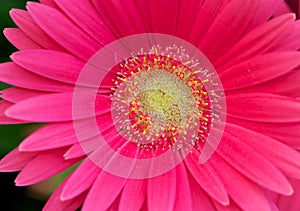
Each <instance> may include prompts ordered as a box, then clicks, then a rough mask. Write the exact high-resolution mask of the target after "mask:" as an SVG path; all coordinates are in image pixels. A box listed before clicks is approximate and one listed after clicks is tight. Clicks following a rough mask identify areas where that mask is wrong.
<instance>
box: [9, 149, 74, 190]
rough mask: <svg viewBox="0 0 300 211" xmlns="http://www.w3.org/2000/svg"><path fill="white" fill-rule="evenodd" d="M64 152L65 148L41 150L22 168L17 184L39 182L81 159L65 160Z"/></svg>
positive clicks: (26, 184)
mask: <svg viewBox="0 0 300 211" xmlns="http://www.w3.org/2000/svg"><path fill="white" fill-rule="evenodd" d="M64 152H65V149H56V150H53V151H48V152H41V153H40V154H39V155H37V156H36V157H35V158H34V159H33V160H31V161H30V162H29V163H28V164H27V165H26V166H25V167H24V168H23V169H22V171H21V172H20V173H19V175H18V176H17V178H16V180H15V183H16V185H17V186H28V185H32V184H35V183H38V182H40V181H43V180H45V179H48V178H50V177H52V176H54V175H56V174H58V173H60V172H62V171H63V170H65V169H67V168H69V167H71V166H72V165H74V164H75V163H77V162H78V161H79V160H80V159H73V160H64V159H63V153H64Z"/></svg>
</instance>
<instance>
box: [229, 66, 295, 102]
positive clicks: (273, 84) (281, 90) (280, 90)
mask: <svg viewBox="0 0 300 211" xmlns="http://www.w3.org/2000/svg"><path fill="white" fill-rule="evenodd" d="M299 80H300V70H293V71H291V72H289V73H288V74H285V75H283V76H280V77H278V78H275V79H273V80H270V81H267V82H264V83H262V84H258V85H255V86H252V87H247V88H245V89H241V90H235V91H233V92H230V93H233V94H239V93H241V92H243V93H272V94H278V95H285V96H288V97H299V95H300V94H299V93H300V83H298V82H299Z"/></svg>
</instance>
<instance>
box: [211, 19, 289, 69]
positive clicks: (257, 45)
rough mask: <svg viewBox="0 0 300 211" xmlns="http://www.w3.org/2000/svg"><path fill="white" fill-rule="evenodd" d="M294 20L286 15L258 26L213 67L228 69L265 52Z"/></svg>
mask: <svg viewBox="0 0 300 211" xmlns="http://www.w3.org/2000/svg"><path fill="white" fill-rule="evenodd" d="M294 20H295V15H294V14H286V15H282V16H279V17H276V18H274V19H272V20H270V21H268V22H266V23H264V24H262V25H260V26H258V27H257V28H255V29H253V30H252V31H250V32H249V33H247V34H246V35H245V36H244V37H243V38H241V40H240V41H239V42H238V43H237V44H236V45H235V46H233V47H232V48H231V49H230V50H229V51H227V53H226V54H224V55H223V56H222V58H220V59H219V60H218V61H216V62H215V63H214V65H215V67H216V68H219V67H223V68H225V67H229V66H230V65H233V64H236V63H237V62H240V61H241V60H244V59H248V58H250V57H252V56H255V55H258V54H262V53H264V52H266V51H267V50H268V49H270V48H271V47H272V46H274V45H275V44H276V43H277V42H278V41H279V40H280V38H281V37H283V35H284V34H285V33H286V32H287V31H288V30H289V29H290V28H291V27H292V25H293V22H294Z"/></svg>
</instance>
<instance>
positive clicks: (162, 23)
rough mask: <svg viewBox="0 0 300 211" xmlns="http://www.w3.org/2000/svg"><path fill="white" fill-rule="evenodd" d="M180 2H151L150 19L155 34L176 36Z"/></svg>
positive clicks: (166, 0) (154, 0)
mask: <svg viewBox="0 0 300 211" xmlns="http://www.w3.org/2000/svg"><path fill="white" fill-rule="evenodd" d="M179 4H180V3H179V1H178V0H164V1H159V0H152V1H150V5H149V6H150V7H149V10H150V17H151V24H152V29H153V32H154V33H162V34H171V35H174V34H175V32H176V31H175V30H176V24H177V23H176V22H177V18H174V17H177V16H178V10H179Z"/></svg>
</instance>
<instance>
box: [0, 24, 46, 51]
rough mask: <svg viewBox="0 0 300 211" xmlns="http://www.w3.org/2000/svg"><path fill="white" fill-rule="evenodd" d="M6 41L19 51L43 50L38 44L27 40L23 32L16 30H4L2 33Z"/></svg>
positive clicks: (29, 39)
mask: <svg viewBox="0 0 300 211" xmlns="http://www.w3.org/2000/svg"><path fill="white" fill-rule="evenodd" d="M3 33H4V35H5V37H6V38H7V39H8V41H9V42H10V43H11V44H13V45H14V46H15V47H16V48H18V49H19V50H26V49H43V48H42V47H41V46H40V45H39V44H37V43H36V42H34V41H33V40H32V39H31V38H29V37H28V36H27V35H26V34H25V33H24V32H22V31H21V30H20V29H16V28H6V29H4V31H3Z"/></svg>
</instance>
